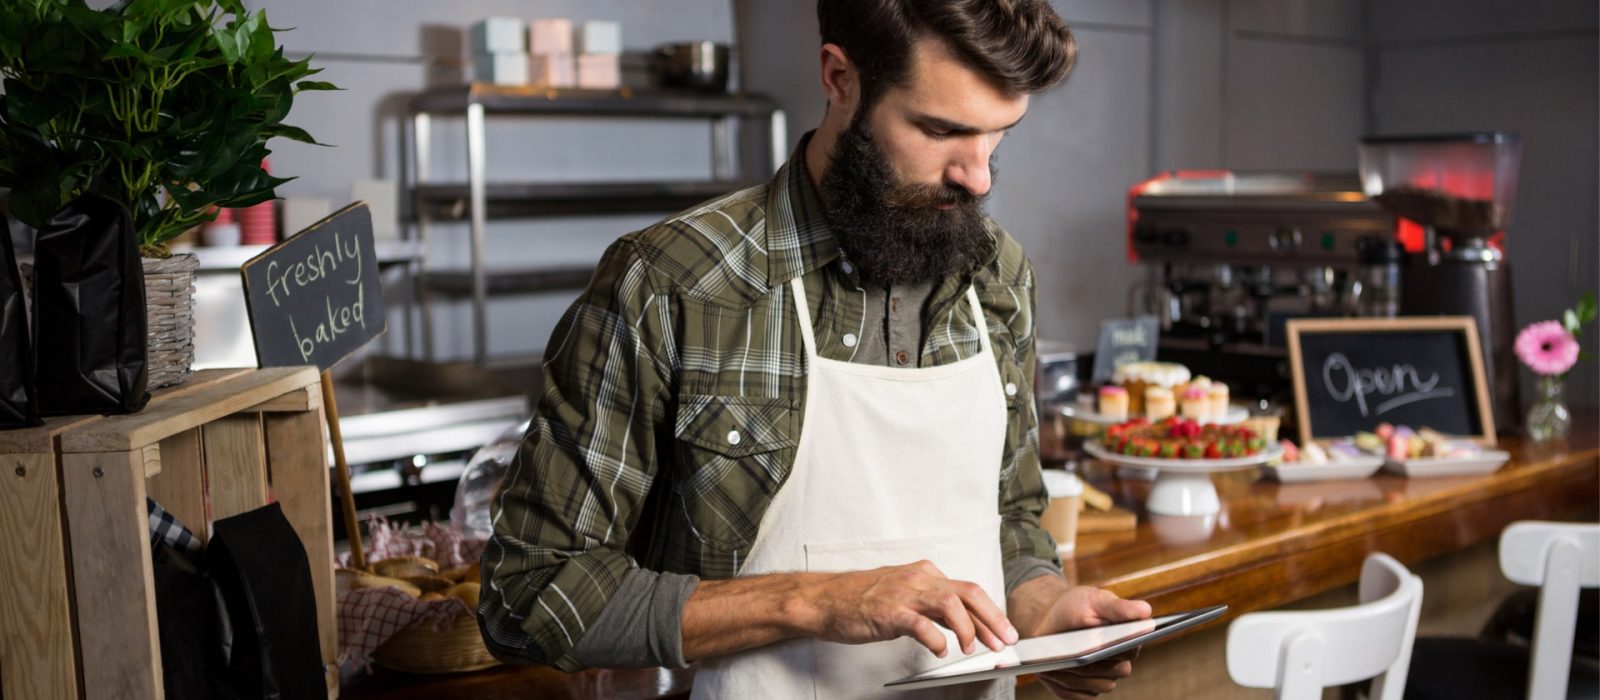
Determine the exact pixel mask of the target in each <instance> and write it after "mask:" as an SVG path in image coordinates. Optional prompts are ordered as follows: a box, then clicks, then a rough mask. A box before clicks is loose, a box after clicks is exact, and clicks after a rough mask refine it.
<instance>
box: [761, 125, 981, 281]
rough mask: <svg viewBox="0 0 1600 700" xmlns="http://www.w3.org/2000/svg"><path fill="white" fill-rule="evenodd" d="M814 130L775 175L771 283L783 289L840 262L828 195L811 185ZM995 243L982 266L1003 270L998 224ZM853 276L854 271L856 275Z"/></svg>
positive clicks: (770, 211) (770, 207)
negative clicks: (809, 153) (825, 205)
mask: <svg viewBox="0 0 1600 700" xmlns="http://www.w3.org/2000/svg"><path fill="white" fill-rule="evenodd" d="M814 133H816V132H815V131H808V132H806V133H805V135H804V136H801V137H800V143H799V144H798V145H796V146H795V149H794V151H793V152H792V153H791V154H790V155H789V162H787V163H784V164H783V167H781V168H779V169H778V172H777V174H775V175H773V176H772V181H771V184H770V186H769V187H768V188H767V284H768V285H769V286H771V287H777V286H778V285H781V284H784V283H786V282H788V281H789V280H792V279H794V278H796V277H801V276H803V275H805V274H807V273H810V272H811V271H813V270H816V269H818V268H820V267H822V266H824V265H827V264H829V263H831V262H833V261H835V260H838V259H839V258H840V257H841V255H842V253H841V251H840V250H839V241H838V239H837V238H836V237H835V236H834V233H833V228H832V227H830V226H829V225H828V221H827V217H826V216H825V215H824V214H823V211H822V197H821V195H819V194H818V193H817V188H816V187H815V186H814V185H812V183H811V175H810V171H809V170H807V168H806V157H805V153H806V144H808V143H810V142H811V136H812V134H814ZM984 232H985V233H987V234H988V235H989V239H990V242H991V243H992V245H990V246H989V249H988V250H987V251H986V252H985V253H984V258H983V259H982V260H981V261H980V263H979V265H978V267H979V268H980V269H988V270H990V271H992V272H993V273H995V274H999V269H998V268H999V264H1000V256H999V251H1000V246H999V240H998V237H997V236H996V234H995V227H994V225H993V224H992V222H991V223H990V225H989V226H985V227H984ZM850 277H851V278H852V279H853V275H850Z"/></svg>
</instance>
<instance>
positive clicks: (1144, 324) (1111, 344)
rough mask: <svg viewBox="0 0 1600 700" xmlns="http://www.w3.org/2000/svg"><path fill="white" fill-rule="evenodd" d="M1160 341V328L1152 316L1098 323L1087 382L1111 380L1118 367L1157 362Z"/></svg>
mask: <svg viewBox="0 0 1600 700" xmlns="http://www.w3.org/2000/svg"><path fill="white" fill-rule="evenodd" d="M1160 337H1161V325H1160V323H1158V322H1157V321H1156V317H1154V316H1139V317H1137V318H1120V319H1111V320H1108V321H1101V322H1100V341H1099V342H1098V343H1096V344H1095V350H1094V374H1093V375H1092V376H1091V377H1090V381H1092V382H1095V383H1099V382H1103V381H1106V380H1108V379H1110V378H1111V374H1112V373H1113V372H1116V371H1117V367H1120V366H1122V365H1125V364H1128V363H1131V362H1149V361H1151V360H1154V359H1156V341H1157V340H1159V339H1160Z"/></svg>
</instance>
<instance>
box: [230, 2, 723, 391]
mask: <svg viewBox="0 0 1600 700" xmlns="http://www.w3.org/2000/svg"><path fill="white" fill-rule="evenodd" d="M246 4H247V5H249V6H250V7H252V8H262V7H264V8H265V9H266V11H267V16H268V18H269V19H270V20H271V22H272V24H273V26H277V27H295V29H294V30H293V31H290V32H287V33H284V34H281V35H280V36H281V38H282V39H281V40H282V41H283V43H284V46H285V49H286V50H287V51H288V52H290V53H291V54H293V55H304V54H307V53H313V54H315V58H314V65H316V66H319V67H322V68H323V69H324V73H323V74H322V75H321V76H319V78H324V79H326V80H329V81H331V82H333V83H335V84H337V85H339V86H340V87H341V88H343V91H341V92H333V93H305V94H303V95H302V96H300V97H299V98H298V99H297V100H296V103H295V107H294V110H293V112H292V113H291V118H290V120H289V121H290V122H291V123H293V124H296V125H298V126H302V127H304V128H306V129H307V130H309V131H310V132H311V133H312V134H313V135H315V136H316V137H317V138H318V139H319V140H320V141H323V142H325V143H328V144H332V145H333V147H332V148H321V147H316V146H307V145H304V144H298V143H292V142H281V141H280V142H274V143H273V144H272V148H273V155H272V168H273V172H274V173H275V174H277V175H283V176H294V177H296V178H298V179H297V180H295V181H294V182H291V183H289V184H288V185H285V186H284V187H282V188H281V189H280V194H282V195H284V196H309V197H327V198H329V199H331V200H333V203H334V205H335V206H339V205H341V204H342V203H344V202H347V201H349V198H350V183H351V181H352V180H355V179H361V178H374V177H381V178H389V179H397V178H398V176H399V172H400V171H399V167H398V164H397V162H396V160H397V152H398V142H397V139H398V138H399V136H398V134H399V133H400V132H399V119H400V116H401V114H402V111H403V110H404V105H405V98H406V95H408V94H409V93H413V92H415V91H417V90H420V89H422V88H423V87H425V86H426V85H429V84H432V83H444V82H451V83H454V82H460V80H461V79H462V76H463V75H464V70H465V68H466V65H465V56H464V55H463V51H464V50H465V49H464V48H463V45H464V43H463V38H462V34H463V33H464V31H465V30H466V28H467V27H468V26H470V25H471V24H472V23H473V22H475V21H476V20H477V19H479V18H482V17H486V16H491V15H506V16H513V17H522V18H528V19H532V18H539V17H570V18H573V19H574V20H584V19H610V20H617V21H620V22H621V23H622V32H623V43H624V48H625V49H626V50H628V51H630V52H631V51H642V50H647V49H649V48H650V47H653V46H655V45H656V44H659V43H663V42H669V41H684V40H694V39H711V40H715V41H722V42H731V41H732V38H733V13H732V8H731V6H730V5H729V4H728V2H727V1H726V0H673V1H672V2H661V3H657V2H628V1H626V0H466V1H464V2H448V3H447V2H385V1H383V0H340V1H339V2H323V1H319V0H250V1H248V2H247V3H246ZM436 124H437V126H436V143H435V147H434V149H433V152H432V155H433V158H434V162H435V167H434V169H433V172H432V176H433V177H434V178H435V179H436V180H440V181H444V180H452V181H464V179H465V177H466V155H465V153H466V151H465V146H464V144H465V124H464V122H463V121H462V120H459V119H456V120H436ZM709 134H710V130H709V128H708V127H706V126H703V125H700V124H692V123H683V122H670V121H624V120H584V121H579V120H516V119H495V118H491V119H490V120H489V122H488V137H487V138H488V142H489V148H488V157H487V165H488V172H489V177H490V178H491V179H500V180H540V181H555V180H643V179H651V178H663V179H666V178H689V179H707V178H709V177H710V172H711V161H710V135H709ZM655 218H659V217H652V216H617V217H587V218H568V219H545V220H538V221H507V222H493V223H491V224H490V226H489V231H488V244H487V251H486V252H487V259H488V260H489V261H491V263H490V264H491V265H492V266H499V267H531V266H538V265H546V264H562V263H592V262H593V261H594V260H595V259H597V258H598V257H599V255H600V253H601V251H603V250H604V249H605V247H606V245H607V244H609V243H610V242H611V241H612V240H614V239H615V238H616V237H617V236H619V235H621V234H622V233H625V232H627V231H630V230H633V229H637V228H640V227H642V226H644V225H647V224H649V223H650V222H651V221H653V220H654V219H655ZM466 241H467V232H466V227H465V226H461V225H451V226H436V227H435V229H434V235H433V240H432V241H431V245H430V248H429V250H428V252H427V255H428V260H429V264H430V265H431V266H435V267H441V268H445V267H460V266H464V265H465V264H466V263H467V260H468V249H467V245H466ZM572 296H573V295H572V293H561V294H548V295H539V296H527V297H515V298H500V299H493V300H491V303H490V306H489V319H490V333H489V336H490V343H489V346H490V349H491V352H492V353H493V354H496V355H501V356H507V355H524V354H527V353H531V352H537V351H540V350H542V348H543V346H544V344H545V341H546V340H547V339H548V337H549V333H550V330H551V328H552V327H554V325H555V322H556V320H557V319H558V318H559V317H560V314H561V312H562V311H564V310H565V308H566V306H567V304H568V303H570V301H571V298H572ZM398 301H399V300H398V299H391V300H390V304H391V307H398V306H399V303H398ZM436 308H438V313H437V314H436V323H437V324H438V325H437V329H436V332H435V334H434V337H435V341H436V348H437V350H438V352H439V354H440V356H441V357H442V358H445V359H450V358H456V359H462V358H468V357H470V355H471V345H470V339H471V325H470V315H469V313H468V310H467V306H466V305H465V304H464V303H459V304H445V305H439V306H438V307H436ZM400 319H401V316H400V315H399V312H398V311H396V312H395V313H392V314H391V318H390V329H391V331H390V334H389V338H388V339H386V340H385V341H384V342H385V343H387V346H388V349H389V350H391V351H397V350H398V348H399V347H400V335H401V329H402V327H403V326H402V324H401V321H400Z"/></svg>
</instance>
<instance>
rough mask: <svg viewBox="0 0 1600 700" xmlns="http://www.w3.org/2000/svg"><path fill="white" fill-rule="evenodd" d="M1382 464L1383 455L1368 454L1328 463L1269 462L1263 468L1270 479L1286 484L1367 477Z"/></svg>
mask: <svg viewBox="0 0 1600 700" xmlns="http://www.w3.org/2000/svg"><path fill="white" fill-rule="evenodd" d="M1382 466H1383V456H1382V455H1368V456H1364V457H1354V458H1351V459H1347V460H1343V461H1339V462H1328V463H1327V464H1309V463H1306V462H1299V463H1296V464H1268V465H1265V466H1263V467H1262V468H1261V469H1262V471H1264V472H1266V474H1267V478H1269V479H1272V480H1274V481H1281V482H1283V483H1285V484H1294V483H1299V482H1303V481H1333V480H1336V479H1365V478H1367V477H1369V476H1372V475H1373V474H1374V473H1376V472H1377V471H1378V468H1379V467H1382Z"/></svg>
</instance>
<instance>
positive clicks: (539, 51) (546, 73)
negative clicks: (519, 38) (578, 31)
mask: <svg viewBox="0 0 1600 700" xmlns="http://www.w3.org/2000/svg"><path fill="white" fill-rule="evenodd" d="M528 77H529V82H530V83H531V84H532V85H534V86H536V87H549V88H570V87H574V86H576V85H577V84H578V75H577V62H576V61H574V60H573V54H572V20H569V19H560V18H555V19H536V20H533V21H532V22H529V23H528Z"/></svg>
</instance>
